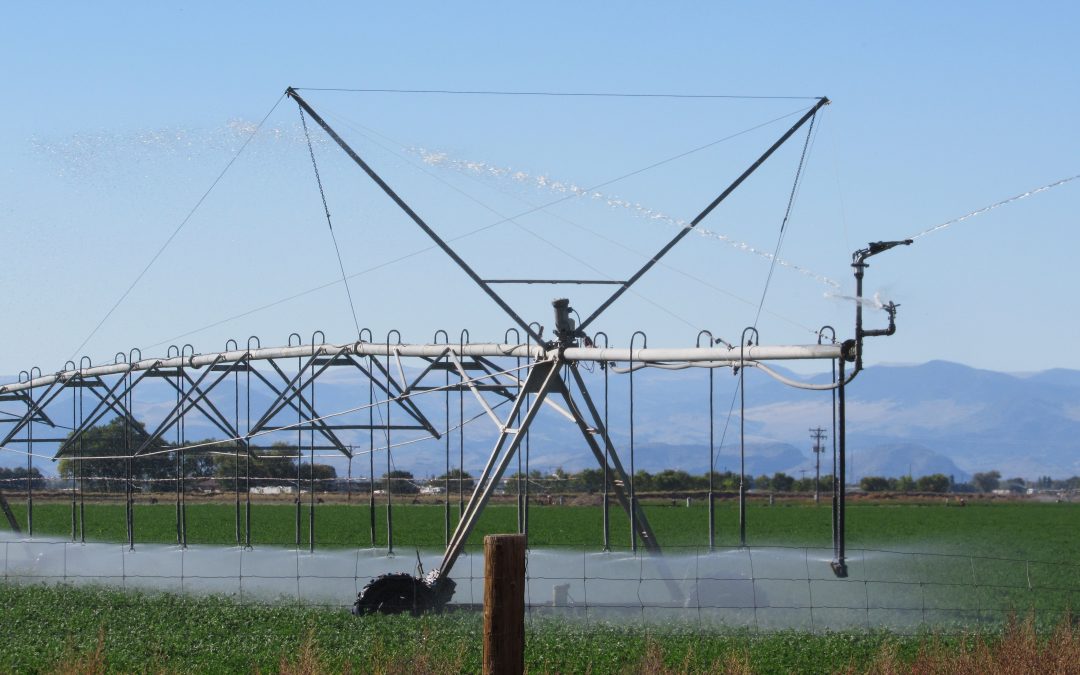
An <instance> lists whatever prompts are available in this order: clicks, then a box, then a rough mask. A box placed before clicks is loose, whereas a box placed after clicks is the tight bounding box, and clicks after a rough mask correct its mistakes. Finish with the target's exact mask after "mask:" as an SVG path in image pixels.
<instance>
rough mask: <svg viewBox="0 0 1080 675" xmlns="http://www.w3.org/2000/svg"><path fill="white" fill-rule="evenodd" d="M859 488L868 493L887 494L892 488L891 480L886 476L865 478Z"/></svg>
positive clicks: (860, 482)
mask: <svg viewBox="0 0 1080 675" xmlns="http://www.w3.org/2000/svg"><path fill="white" fill-rule="evenodd" d="M859 487H861V488H862V489H863V490H866V491H867V492H886V491H888V489H889V488H890V487H891V486H890V485H889V479H888V478H886V477H884V476H863V477H862V480H860V481H859Z"/></svg>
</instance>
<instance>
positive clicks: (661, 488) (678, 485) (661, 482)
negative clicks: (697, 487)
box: [653, 469, 691, 492]
mask: <svg viewBox="0 0 1080 675" xmlns="http://www.w3.org/2000/svg"><path fill="white" fill-rule="evenodd" d="M690 484H691V478H690V474H688V473H687V472H685V471H682V470H679V469H664V470H663V471H661V472H660V473H658V474H656V475H655V476H653V489H654V490H656V491H658V492H673V491H677V490H686V489H688V488H689V487H690Z"/></svg>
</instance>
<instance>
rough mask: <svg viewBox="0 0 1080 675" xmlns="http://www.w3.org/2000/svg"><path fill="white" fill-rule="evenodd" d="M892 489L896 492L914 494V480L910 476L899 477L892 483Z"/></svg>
mask: <svg viewBox="0 0 1080 675" xmlns="http://www.w3.org/2000/svg"><path fill="white" fill-rule="evenodd" d="M892 483H893V489H894V490H896V491H897V492H914V491H915V487H916V485H915V480H914V479H913V478H912V477H911V476H900V477H899V478H897V479H896V480H894V481H893V482H892Z"/></svg>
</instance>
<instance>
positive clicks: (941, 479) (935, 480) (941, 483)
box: [916, 473, 949, 492]
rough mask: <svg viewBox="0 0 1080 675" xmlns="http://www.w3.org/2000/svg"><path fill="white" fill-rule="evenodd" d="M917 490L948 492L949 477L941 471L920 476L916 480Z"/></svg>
mask: <svg viewBox="0 0 1080 675" xmlns="http://www.w3.org/2000/svg"><path fill="white" fill-rule="evenodd" d="M916 486H917V487H918V489H919V492H948V491H949V477H948V476H946V475H945V474H943V473H934V474H930V475H929V476H922V477H921V478H919V480H918V481H916Z"/></svg>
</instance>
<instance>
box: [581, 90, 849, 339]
mask: <svg viewBox="0 0 1080 675" xmlns="http://www.w3.org/2000/svg"><path fill="white" fill-rule="evenodd" d="M828 103H829V99H828V98H826V97H824V96H822V97H821V98H819V99H818V102H817V103H816V104H814V106H813V107H811V108H810V110H808V111H807V112H806V114H805V115H803V116H802V117H800V118H799V121H798V122H796V123H795V124H794V125H792V127H791V128H790V129H788V130H787V131H786V132H784V135H783V136H781V137H780V138H778V139H777V140H776V142H775V143H773V144H772V145H771V146H769V149H768V150H766V151H765V152H764V153H762V155H761V156H760V157H758V158H757V161H755V162H754V163H753V164H751V165H750V166H749V167H748V168H747V169H746V171H743V172H742V175H740V176H739V177H738V178H736V179H735V181H734V182H732V183H731V185H729V186H728V187H727V189H725V190H724V191H723V192H721V193H720V194H719V196H717V197H716V199H714V200H712V202H711V203H710V204H709V205H708V206H706V207H705V209H704V210H702V212H701V213H699V214H698V215H697V216H696V217H695V218H694V219H693V220H691V221H690V223H689V224H688V225H687V226H686V227H684V228H683V229H682V230H680V231H679V233H678V234H676V235H675V236H674V237H673V238H672V239H671V241H669V242H668V243H667V244H665V245H664V247H663V248H661V249H660V250H659V251H657V252H656V255H654V256H653V257H652V258H650V259H649V261H648V262H646V263H645V264H644V265H642V266H641V269H639V270H638V271H637V272H634V274H633V276H631V277H630V278H629V279H627V280H626V281H625V282H624V283H623V284H622V286H620V287H619V288H618V290H616V291H615V292H614V293H612V294H611V297H609V298H608V299H607V300H605V301H604V302H603V303H602V304H601V305H600V306H599V307H597V308H596V309H595V310H594V311H593V313H592V314H590V315H589V316H588V317H587V318H586V319H585V320H584V321H582V322H581V325H580V326H578V330H585V327H586V326H588V325H589V324H590V323H592V322H593V320H595V319H596V317H598V316H600V314H602V313H603V311H604V310H605V309H607V308H608V307H610V306H611V304H612V303H613V302H615V301H616V300H618V299H619V296H621V295H622V294H623V293H625V292H626V291H627V290H629V289H630V287H631V286H633V285H634V282H636V281H637V280H638V279H640V278H641V277H643V276H644V275H645V273H646V272H648V271H649V270H650V269H652V267H653V265H655V264H656V263H658V262H660V258H663V257H664V256H665V255H667V253H668V251H670V250H671V249H672V248H674V247H675V245H676V244H678V243H679V242H680V241H681V240H682V238H683V237H685V236H686V235H687V234H689V233H690V230H692V229H694V228H695V227H697V225H698V223H700V222H701V221H703V220H705V217H706V216H708V215H709V214H710V213H712V210H713V209H715V208H716V207H717V206H719V205H720V202H722V201H724V200H725V199H727V197H728V195H730V194H731V193H732V192H734V191H735V190H736V188H738V187H739V186H740V185H742V183H743V181H745V180H746V179H747V178H749V177H750V174H752V173H754V172H755V171H757V169H758V167H760V166H761V165H762V164H764V163H765V160H767V159H769V157H771V156H772V154H773V153H774V152H776V150H777V149H778V148H779V147H780V146H781V145H783V144H784V143H785V142H787V140H788V139H789V138H791V137H792V135H793V134H794V133H795V132H796V131H798V130H799V127H801V126H802V125H804V124H806V121H807V120H809V119H810V118H812V117H813V116H814V115H816V114H817V113H818V111H819V110H821V108H823V107H824V106H826V105H828Z"/></svg>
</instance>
